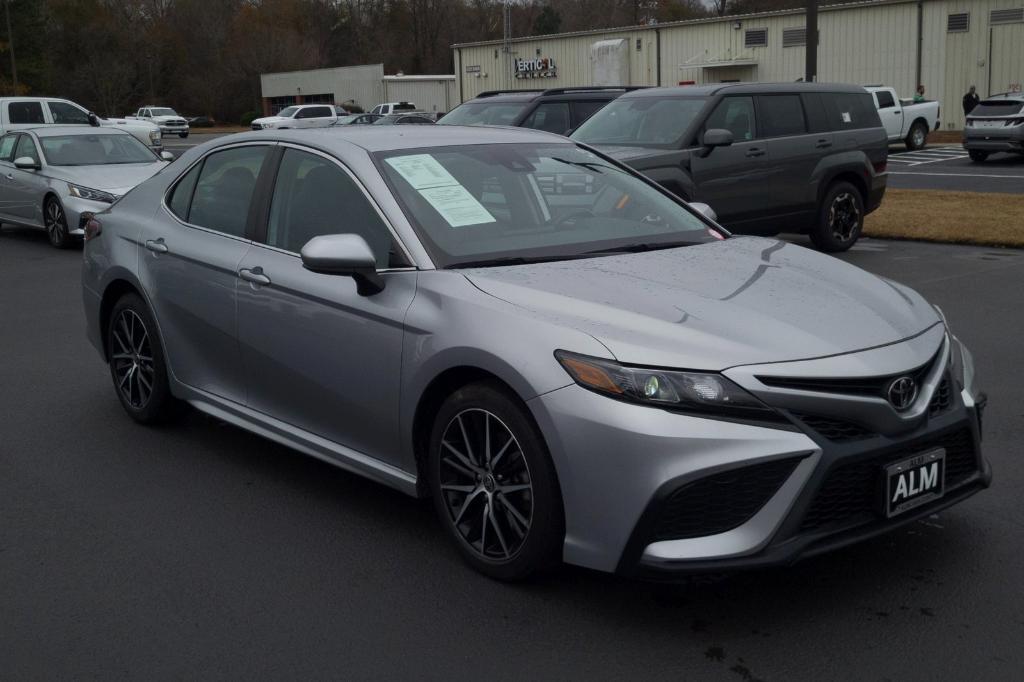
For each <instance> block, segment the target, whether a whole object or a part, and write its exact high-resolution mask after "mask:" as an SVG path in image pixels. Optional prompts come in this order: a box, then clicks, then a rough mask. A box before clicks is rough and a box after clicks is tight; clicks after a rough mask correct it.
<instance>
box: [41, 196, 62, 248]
mask: <svg viewBox="0 0 1024 682" xmlns="http://www.w3.org/2000/svg"><path fill="white" fill-rule="evenodd" d="M43 220H44V221H45V224H46V234H47V235H49V237H50V243H52V244H54V245H55V246H59V245H61V244H63V243H64V239H65V238H66V237H67V230H68V227H67V224H66V223H65V221H64V209H63V208H61V207H60V204H59V203H57V202H56V201H52V200H51V201H50V202H49V203H47V204H46V214H45V216H44V217H43Z"/></svg>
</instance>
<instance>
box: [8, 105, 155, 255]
mask: <svg viewBox="0 0 1024 682" xmlns="http://www.w3.org/2000/svg"><path fill="white" fill-rule="evenodd" d="M172 158H173V156H171V154H170V152H163V156H157V155H156V154H155V153H154V152H153V151H152V150H151V149H150V148H149V147H147V146H146V145H144V144H142V143H141V142H139V141H138V140H137V139H136V138H135V137H134V136H132V135H131V134H129V133H127V132H125V131H123V130H119V129H117V128H84V127H81V126H78V127H76V126H58V125H53V126H43V127H39V128H26V129H19V130H16V131H13V132H9V133H7V134H6V135H4V136H2V137H0V174H2V177H0V222H4V223H12V224H15V225H22V226H26V227H38V228H42V229H45V230H46V234H47V236H48V237H49V238H50V243H51V244H52V245H53V246H55V247H57V248H59V249H63V248H67V247H68V246H70V245H71V244H72V243H74V241H75V239H76V238H78V237H81V236H82V235H83V234H84V227H85V222H86V220H87V218H88V215H89V214H90V213H93V212H97V211H103V210H105V209H107V208H109V207H110V205H111V204H113V203H114V202H115V201H117V200H118V199H119V198H120V197H121V196H123V195H124V194H126V193H127V192H128V191H130V190H131V189H132V188H133V187H135V185H137V184H139V183H140V182H142V181H143V180H146V179H148V178H149V177H150V176H152V175H153V174H155V173H157V172H158V171H160V170H161V169H162V168H164V166H166V165H167V161H169V160H171V159H172Z"/></svg>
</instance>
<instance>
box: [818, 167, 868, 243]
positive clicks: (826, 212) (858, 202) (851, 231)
mask: <svg viewBox="0 0 1024 682" xmlns="http://www.w3.org/2000/svg"><path fill="white" fill-rule="evenodd" d="M863 227H864V200H863V199H862V198H861V196H860V191H859V190H858V189H857V188H856V187H854V186H853V185H851V184H850V183H848V182H837V183H835V184H833V185H831V186H830V187H829V188H828V191H826V192H825V197H824V199H823V200H822V203H821V208H820V209H819V214H818V224H817V226H816V227H815V228H814V229H813V230H811V241H812V242H814V245H815V246H816V247H818V249H820V250H822V251H825V252H828V253H837V252H839V251H846V250H847V249H848V248H850V247H851V246H853V245H854V244H856V243H857V239H858V238H859V237H860V232H861V229H862V228H863Z"/></svg>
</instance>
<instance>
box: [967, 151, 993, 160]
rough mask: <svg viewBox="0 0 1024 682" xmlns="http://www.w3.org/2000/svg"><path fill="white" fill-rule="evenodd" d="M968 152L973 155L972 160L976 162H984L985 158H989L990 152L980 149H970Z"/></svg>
mask: <svg viewBox="0 0 1024 682" xmlns="http://www.w3.org/2000/svg"><path fill="white" fill-rule="evenodd" d="M967 154H968V155H969V156H970V157H971V161H973V162H974V163H984V162H985V159H987V158H988V152H983V151H981V150H979V149H972V150H970V151H968V152H967Z"/></svg>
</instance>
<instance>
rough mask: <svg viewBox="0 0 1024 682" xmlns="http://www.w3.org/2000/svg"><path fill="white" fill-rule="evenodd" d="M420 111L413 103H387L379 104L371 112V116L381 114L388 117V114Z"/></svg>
mask: <svg viewBox="0 0 1024 682" xmlns="http://www.w3.org/2000/svg"><path fill="white" fill-rule="evenodd" d="M409 111H419V109H417V108H416V105H415V104H413V103H412V102H385V103H384V104H378V105H377V106H375V107H374V108H373V109H371V110H370V113H371V114H381V115H382V116H387V115H388V114H397V113H399V112H403V113H404V112H409Z"/></svg>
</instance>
